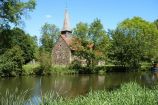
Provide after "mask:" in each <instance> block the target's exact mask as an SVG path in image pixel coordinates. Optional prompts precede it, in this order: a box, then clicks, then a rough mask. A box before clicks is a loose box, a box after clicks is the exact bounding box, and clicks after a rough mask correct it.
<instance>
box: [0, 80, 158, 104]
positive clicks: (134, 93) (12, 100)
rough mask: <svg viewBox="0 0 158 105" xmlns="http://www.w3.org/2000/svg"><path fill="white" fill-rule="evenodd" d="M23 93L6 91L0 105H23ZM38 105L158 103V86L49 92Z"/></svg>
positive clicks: (125, 86)
mask: <svg viewBox="0 0 158 105" xmlns="http://www.w3.org/2000/svg"><path fill="white" fill-rule="evenodd" d="M25 94H26V92H25ZM25 94H24V95H23V93H22V94H20V95H18V96H17V95H16V94H9V92H6V96H7V98H4V96H1V98H0V105H25V104H26V101H25ZM27 103H28V102H27ZM27 105H33V104H32V103H31V102H30V104H27ZM40 105H158V87H155V88H154V89H148V88H145V87H141V86H140V85H138V84H136V83H127V84H124V85H122V86H121V88H120V89H117V90H113V91H105V90H101V91H95V92H93V91H91V92H89V93H88V94H87V95H86V96H78V97H76V98H71V99H70V98H63V97H60V96H56V95H54V94H52V93H51V92H49V93H47V94H45V96H43V98H42V102H41V104H40Z"/></svg>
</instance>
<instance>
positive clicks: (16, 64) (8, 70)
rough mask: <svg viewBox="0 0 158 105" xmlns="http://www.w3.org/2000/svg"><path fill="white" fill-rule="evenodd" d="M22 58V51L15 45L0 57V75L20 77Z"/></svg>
mask: <svg viewBox="0 0 158 105" xmlns="http://www.w3.org/2000/svg"><path fill="white" fill-rule="evenodd" d="M22 56H23V51H22V50H21V48H20V47H19V46H17V45H16V46H14V47H12V48H11V49H8V50H7V51H6V52H5V53H4V54H2V55H0V74H1V75H3V76H15V75H22V65H23V63H24V58H23V57H22Z"/></svg>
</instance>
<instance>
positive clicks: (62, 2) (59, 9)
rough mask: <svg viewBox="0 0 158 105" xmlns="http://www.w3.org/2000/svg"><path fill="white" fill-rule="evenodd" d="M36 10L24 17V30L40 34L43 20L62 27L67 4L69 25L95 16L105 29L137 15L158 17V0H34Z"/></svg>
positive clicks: (88, 21)
mask: <svg viewBox="0 0 158 105" xmlns="http://www.w3.org/2000/svg"><path fill="white" fill-rule="evenodd" d="M36 1H37V6H36V9H35V10H34V11H33V12H32V13H29V17H27V19H25V20H24V22H25V25H24V27H23V28H24V30H25V31H26V32H27V33H29V34H31V35H36V36H38V38H39V37H40V36H41V34H40V30H41V26H42V25H43V24H44V23H46V22H47V23H50V24H55V25H56V26H57V27H58V28H60V29H61V28H62V25H63V20H64V10H65V8H66V4H67V7H68V11H69V14H70V23H71V28H74V27H75V25H76V24H77V23H79V22H80V21H81V22H86V23H91V22H92V21H93V20H94V19H95V18H98V19H100V20H101V22H102V24H103V25H104V28H105V29H106V30H107V29H114V28H115V27H116V26H117V24H118V23H120V22H121V21H122V20H124V19H126V18H132V17H133V16H140V17H142V18H143V19H145V20H147V21H151V22H152V21H154V20H156V19H158V0H36Z"/></svg>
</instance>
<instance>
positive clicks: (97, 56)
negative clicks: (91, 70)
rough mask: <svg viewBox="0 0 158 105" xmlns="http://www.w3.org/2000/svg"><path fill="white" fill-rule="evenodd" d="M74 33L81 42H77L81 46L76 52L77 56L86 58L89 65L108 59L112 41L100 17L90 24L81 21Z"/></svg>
mask: <svg viewBox="0 0 158 105" xmlns="http://www.w3.org/2000/svg"><path fill="white" fill-rule="evenodd" d="M73 34H74V35H76V36H77V38H79V40H80V43H79V44H78V43H77V44H78V45H80V46H81V47H80V48H79V50H77V51H75V52H76V54H77V56H79V57H81V58H83V59H86V61H87V66H94V65H95V63H97V61H99V60H101V59H102V60H105V59H106V57H107V49H108V48H109V45H110V44H109V43H110V42H109V37H108V36H107V35H106V33H105V30H104V28H103V25H102V24H101V21H100V20H99V19H96V20H94V22H92V23H91V24H90V25H87V24H86V23H81V22H80V23H79V24H77V25H76V28H75V29H74V33H73ZM94 61H96V62H94Z"/></svg>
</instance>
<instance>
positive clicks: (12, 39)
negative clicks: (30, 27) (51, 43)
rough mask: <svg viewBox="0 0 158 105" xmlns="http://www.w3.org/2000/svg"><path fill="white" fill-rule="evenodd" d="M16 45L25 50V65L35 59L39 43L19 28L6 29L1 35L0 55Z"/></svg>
mask: <svg viewBox="0 0 158 105" xmlns="http://www.w3.org/2000/svg"><path fill="white" fill-rule="evenodd" d="M16 45H18V46H20V48H21V49H22V50H23V52H24V53H23V57H24V60H25V63H27V62H29V61H31V60H32V59H34V58H35V56H34V54H35V49H36V48H37V43H36V41H35V38H34V37H32V36H30V35H28V34H26V33H25V32H24V31H23V30H21V29H19V28H14V29H12V30H10V29H6V30H3V31H2V32H1V33H0V48H1V50H0V54H3V53H5V51H6V50H7V49H11V48H13V47H14V46H16Z"/></svg>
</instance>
